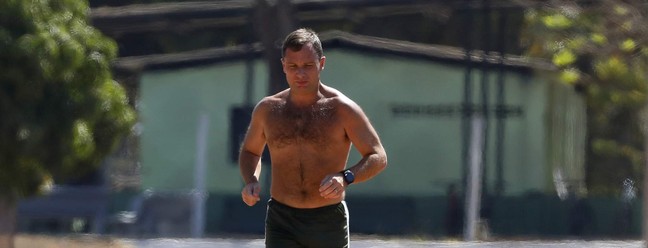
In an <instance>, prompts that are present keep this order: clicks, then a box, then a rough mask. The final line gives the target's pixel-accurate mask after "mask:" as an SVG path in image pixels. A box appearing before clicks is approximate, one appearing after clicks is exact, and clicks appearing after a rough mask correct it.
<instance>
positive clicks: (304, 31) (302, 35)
mask: <svg viewBox="0 0 648 248" xmlns="http://www.w3.org/2000/svg"><path fill="white" fill-rule="evenodd" d="M306 44H311V45H313V49H315V52H316V54H317V56H318V57H319V58H322V56H324V51H323V50H322V42H320V39H319V37H317V33H315V31H313V30H311V29H309V28H300V29H297V30H295V31H293V32H292V33H290V34H289V35H288V36H286V39H285V40H284V42H283V47H282V49H281V57H284V56H285V55H286V49H290V50H292V51H295V52H296V51H299V50H301V49H302V47H303V46H304V45H306Z"/></svg>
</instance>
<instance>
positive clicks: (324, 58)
mask: <svg viewBox="0 0 648 248" xmlns="http://www.w3.org/2000/svg"><path fill="white" fill-rule="evenodd" d="M324 64H326V56H322V58H320V71H323V70H324Z"/></svg>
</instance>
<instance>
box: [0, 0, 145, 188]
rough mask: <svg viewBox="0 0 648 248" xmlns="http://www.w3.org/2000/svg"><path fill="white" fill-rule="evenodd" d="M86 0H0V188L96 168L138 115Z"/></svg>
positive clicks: (112, 48)
mask: <svg viewBox="0 0 648 248" xmlns="http://www.w3.org/2000/svg"><path fill="white" fill-rule="evenodd" d="M88 12H89V8H88V6H87V3H86V2H85V1H80V0H3V1H0V71H1V72H2V73H0V120H1V121H0V195H2V196H5V197H24V196H29V195H33V194H36V193H38V192H39V190H40V189H41V188H42V186H43V185H44V184H47V183H51V180H52V178H55V179H59V178H69V177H74V176H78V175H81V174H83V173H85V172H87V171H89V170H92V169H94V168H96V165H98V164H99V163H100V162H101V160H102V159H103V158H104V157H105V156H107V155H108V154H109V153H110V152H111V151H112V150H114V149H115V148H116V145H117V143H118V142H119V140H120V139H121V138H122V137H123V136H124V135H126V134H128V132H129V131H130V128H131V126H132V124H133V123H134V121H135V118H136V116H135V112H134V111H133V109H132V108H131V107H130V106H129V104H128V99H127V98H126V94H125V92H124V90H123V88H122V87H121V86H120V85H119V84H118V83H116V82H115V81H114V80H112V75H111V68H110V61H111V60H112V59H114V58H115V56H116V52H117V46H116V44H115V43H114V42H113V41H112V40H110V39H108V38H106V37H105V36H103V35H102V34H101V33H100V32H99V31H97V30H96V29H95V28H93V27H92V26H90V25H89V24H88Z"/></svg>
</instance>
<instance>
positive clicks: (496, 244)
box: [16, 235, 644, 248]
mask: <svg viewBox="0 0 648 248" xmlns="http://www.w3.org/2000/svg"><path fill="white" fill-rule="evenodd" d="M77 247H79V248H80V247H83V248H189V247H191V248H214V247H218V248H261V247H265V246H264V244H263V239H262V238H260V237H253V238H249V237H247V238H246V237H236V238H208V239H164V238H161V239H122V238H110V237H98V236H92V235H85V236H84V235H77V236H43V235H18V236H17V238H16V248H77ZM351 247H353V248H383V247H397V248H398V247H403V248H418V247H435V248H467V247H470V248H513V247H525V248H527V247H528V248H549V247H552V248H553V247H556V248H558V247H560V248H563V247H564V248H615V247H623V248H625V247H628V248H635V247H636V248H640V247H644V246H643V242H642V241H637V240H597V241H584V240H554V241H539V240H529V241H489V242H462V241H458V240H425V239H419V238H408V239H405V238H384V237H376V236H356V237H355V238H352V240H351Z"/></svg>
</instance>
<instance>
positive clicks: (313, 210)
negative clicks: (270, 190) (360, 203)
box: [268, 198, 344, 213]
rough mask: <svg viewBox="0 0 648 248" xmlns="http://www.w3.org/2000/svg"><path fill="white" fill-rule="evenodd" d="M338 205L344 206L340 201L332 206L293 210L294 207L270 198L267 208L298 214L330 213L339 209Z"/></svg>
mask: <svg viewBox="0 0 648 248" xmlns="http://www.w3.org/2000/svg"><path fill="white" fill-rule="evenodd" d="M340 205H344V201H341V202H339V203H336V204H332V205H327V206H322V207H317V208H295V207H291V206H288V205H286V204H283V203H281V202H279V201H277V200H275V199H274V198H270V200H268V206H271V207H276V208H281V209H284V210H288V211H292V212H300V213H318V212H327V211H331V210H334V209H336V208H338V207H340Z"/></svg>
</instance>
